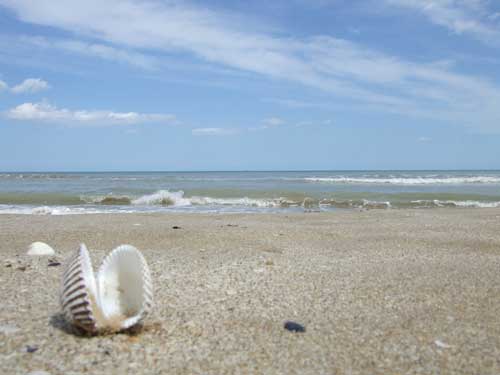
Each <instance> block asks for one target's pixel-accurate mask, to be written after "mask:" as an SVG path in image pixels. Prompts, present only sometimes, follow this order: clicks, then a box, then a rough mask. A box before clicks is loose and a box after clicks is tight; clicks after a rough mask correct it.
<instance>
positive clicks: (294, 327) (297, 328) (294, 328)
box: [284, 321, 306, 332]
mask: <svg viewBox="0 0 500 375" xmlns="http://www.w3.org/2000/svg"><path fill="white" fill-rule="evenodd" d="M284 327H285V329H286V330H288V331H291V332H305V331H306V328H305V327H304V326H303V325H301V324H299V323H296V322H291V321H288V322H285V326H284Z"/></svg>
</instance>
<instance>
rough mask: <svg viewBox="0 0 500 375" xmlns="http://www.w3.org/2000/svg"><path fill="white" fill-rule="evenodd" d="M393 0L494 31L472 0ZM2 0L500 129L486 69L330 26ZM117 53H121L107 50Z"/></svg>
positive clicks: (34, 15) (159, 6) (334, 91)
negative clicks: (356, 37)
mask: <svg viewBox="0 0 500 375" xmlns="http://www.w3.org/2000/svg"><path fill="white" fill-rule="evenodd" d="M385 1H386V2H390V3H391V4H392V5H399V6H407V7H417V6H419V5H418V4H427V8H425V7H423V6H420V8H422V9H423V10H422V11H423V12H426V13H425V14H431V13H432V14H433V16H432V17H433V18H432V19H433V20H435V21H433V22H436V23H438V22H440V24H443V25H449V27H450V28H453V30H456V32H459V31H460V32H464V33H465V32H470V33H474V35H482V36H484V37H487V35H490V32H491V30H490V29H489V28H483V26H482V25H483V24H482V23H474V22H472V21H471V20H470V19H469V18H463V19H462V18H460V17H462V14H461V13H456V14H455V13H454V17H455V18H454V19H455V21H453V20H452V16H450V15H449V10H450V9H451V10H455V8H456V7H454V6H455V5H456V4H458V5H463V4H465V0H446V1H437V0H433V1H432V0H422V1H417V0H385ZM470 3H471V4H472V3H474V4H477V10H474V11H475V12H480V6H481V4H482V1H480V0H474V1H470ZM0 4H2V5H4V6H6V7H8V8H9V9H11V10H13V11H14V12H15V13H16V14H17V15H18V16H19V18H21V19H22V20H23V21H26V22H32V23H35V24H40V25H47V26H51V27H57V28H61V29H63V30H67V31H70V32H73V33H76V34H79V35H80V36H83V37H85V38H93V39H97V40H100V41H102V42H103V43H105V44H106V45H113V46H117V47H116V48H118V47H119V48H120V49H122V48H126V49H127V50H129V51H132V50H135V51H139V52H137V53H146V52H145V51H154V53H155V56H158V58H161V56H165V54H179V53H180V54H182V53H189V54H192V55H193V56H195V57H197V58H198V60H201V61H205V62H207V63H210V64H213V63H216V64H219V65H223V66H225V67H229V68H231V69H238V70H241V71H246V72H250V73H253V74H259V75H261V76H263V77H268V78H272V79H279V80H286V81H293V82H295V83H299V84H302V85H306V86H309V87H313V88H316V89H320V90H322V91H324V92H327V93H329V94H331V95H332V96H335V97H341V98H349V99H350V100H352V101H354V102H357V103H360V104H363V106H364V108H367V109H370V110H377V111H385V112H389V113H398V114H404V115H405V116H423V117H432V118H437V119H443V120H446V121H451V122H456V123H459V124H462V125H468V126H471V127H472V126H474V127H477V128H479V127H480V128H482V129H489V130H493V131H497V132H498V131H500V126H499V125H498V124H500V109H499V108H498V105H497V104H496V103H498V102H500V88H499V87H497V86H496V85H495V84H494V83H492V81H488V80H487V79H485V78H483V77H477V76H474V75H470V74H463V73H458V72H456V71H454V70H453V67H450V66H448V65H447V64H440V63H439V62H438V63H436V62H434V61H430V62H428V63H422V62H413V61H408V60H405V59H402V58H400V57H397V56H392V55H388V54H385V53H381V52H379V51H376V50H373V49H370V48H367V47H366V46H364V45H360V44H356V43H352V42H349V41H346V40H342V39H338V38H333V37H330V36H314V37H307V38H291V37H285V36H282V35H277V34H274V33H272V32H264V31H262V32H256V31H254V29H252V28H248V27H247V26H245V24H244V22H235V19H234V17H233V16H232V15H231V14H227V13H220V12H219V13H215V12H213V11H210V10H207V9H206V8H205V7H203V8H202V7H196V6H195V5H188V4H187V3H184V2H176V1H172V2H170V1H169V2H156V1H148V0H144V1H138V0H120V1H118V0H108V1H106V2H98V1H97V0H89V1H85V2H67V1H62V0H60V1H54V0H39V1H36V2H33V1H30V0H0ZM405 4H406V5H405ZM429 6H430V8H429ZM470 7H472V5H471V6H470ZM420 8H419V9H420ZM429 9H431V10H429ZM457 9H460V8H457ZM464 9H467V8H464ZM471 9H472V8H471ZM434 14H437V15H434ZM477 14H479V13H477ZM438 15H439V16H438ZM466 16H467V14H465V15H464V17H466ZM429 17H430V16H429ZM457 17H458V18H457ZM457 19H458V20H459V21H456V20H457ZM238 21H241V20H240V19H238ZM447 27H448V26H447ZM82 47H83V50H86V49H87V47H85V45H84V46H80V45H78V46H76V47H72V48H75V49H77V50H80V49H82ZM65 48H66V47H65ZM92 53H95V52H92ZM108 54H109V55H113V53H109V51H107V52H104V55H106V56H108Z"/></svg>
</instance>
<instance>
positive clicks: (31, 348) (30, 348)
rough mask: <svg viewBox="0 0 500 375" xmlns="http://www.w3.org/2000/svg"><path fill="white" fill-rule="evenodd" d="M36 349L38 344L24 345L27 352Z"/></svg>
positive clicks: (32, 351)
mask: <svg viewBox="0 0 500 375" xmlns="http://www.w3.org/2000/svg"><path fill="white" fill-rule="evenodd" d="M37 350H38V346H31V345H27V346H26V351H27V352H28V353H34V352H36V351H37Z"/></svg>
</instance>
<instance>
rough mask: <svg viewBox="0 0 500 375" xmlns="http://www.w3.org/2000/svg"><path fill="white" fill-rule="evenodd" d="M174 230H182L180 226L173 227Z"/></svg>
mask: <svg viewBox="0 0 500 375" xmlns="http://www.w3.org/2000/svg"><path fill="white" fill-rule="evenodd" d="M172 229H181V227H179V226H177V225H174V226H173V227H172Z"/></svg>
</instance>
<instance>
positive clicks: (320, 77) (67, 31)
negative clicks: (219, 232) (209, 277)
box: [0, 0, 500, 171]
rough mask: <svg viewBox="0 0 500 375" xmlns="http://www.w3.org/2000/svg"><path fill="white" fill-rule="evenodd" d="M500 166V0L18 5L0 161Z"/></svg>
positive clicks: (7, 40)
mask: <svg viewBox="0 0 500 375" xmlns="http://www.w3.org/2000/svg"><path fill="white" fill-rule="evenodd" d="M305 169H312V170H319V169H327V170H340V169H348V170H352V169H362V170H367V169H500V1H498V0H274V1H267V0H266V1H264V0H254V1H248V0H206V1H201V0H187V1H177V0H172V1H170V0H162V1H160V0H158V1H155V0H107V1H97V0H86V1H72V0H0V170H1V171H119V170H125V171H133V170H145V171H147V170H174V171H175V170H184V171H186V170H305Z"/></svg>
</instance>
